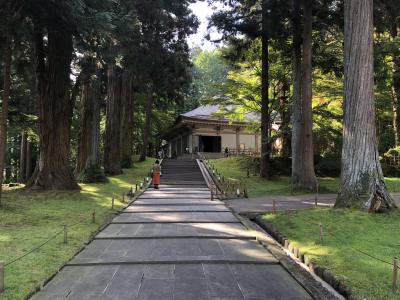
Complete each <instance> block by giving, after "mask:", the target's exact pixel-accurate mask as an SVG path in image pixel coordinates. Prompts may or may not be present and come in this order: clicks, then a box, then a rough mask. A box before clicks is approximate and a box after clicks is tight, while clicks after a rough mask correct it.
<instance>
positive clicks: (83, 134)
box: [75, 70, 106, 182]
mask: <svg viewBox="0 0 400 300" xmlns="http://www.w3.org/2000/svg"><path fill="white" fill-rule="evenodd" d="M100 72H101V71H100V70H98V71H97V74H96V75H97V76H96V77H97V78H96V79H93V78H91V76H90V74H84V75H83V76H82V95H81V107H80V135H79V146H78V157H77V165H76V170H75V172H76V174H77V175H78V178H79V180H81V181H82V182H104V181H105V180H106V178H105V175H104V172H103V170H102V169H101V167H100V158H99V141H100V97H101V95H100V83H99V81H100V75H101V74H100Z"/></svg>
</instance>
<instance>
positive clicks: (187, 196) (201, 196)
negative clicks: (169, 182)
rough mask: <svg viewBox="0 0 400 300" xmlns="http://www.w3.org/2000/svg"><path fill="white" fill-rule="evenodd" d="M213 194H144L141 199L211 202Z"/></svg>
mask: <svg viewBox="0 0 400 300" xmlns="http://www.w3.org/2000/svg"><path fill="white" fill-rule="evenodd" d="M210 197H211V194H183V193H182V194H164V193H159V194H146V193H145V194H143V197H140V199H142V200H143V199H171V198H173V199H206V200H210Z"/></svg>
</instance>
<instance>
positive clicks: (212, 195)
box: [211, 187, 214, 201]
mask: <svg viewBox="0 0 400 300" xmlns="http://www.w3.org/2000/svg"><path fill="white" fill-rule="evenodd" d="M211 201H214V188H213V187H211Z"/></svg>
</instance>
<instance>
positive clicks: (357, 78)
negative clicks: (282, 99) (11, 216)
mask: <svg viewBox="0 0 400 300" xmlns="http://www.w3.org/2000/svg"><path fill="white" fill-rule="evenodd" d="M344 4H345V6H344V10H345V27H344V28H345V31H344V50H345V72H344V74H345V98H344V126H343V149H342V175H341V188H340V192H339V195H338V197H337V199H336V203H335V207H357V208H360V209H365V210H369V211H370V212H378V211H385V210H389V209H392V208H394V207H395V203H394V201H393V199H392V198H391V196H390V195H389V193H388V191H387V188H386V184H385V181H384V177H383V173H382V169H381V164H380V162H379V154H378V143H377V138H376V124H375V121H376V120H375V102H374V65H373V63H374V62H373V34H374V27H373V0H345V2H344Z"/></svg>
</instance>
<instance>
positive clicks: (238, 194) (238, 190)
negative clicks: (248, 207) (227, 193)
mask: <svg viewBox="0 0 400 300" xmlns="http://www.w3.org/2000/svg"><path fill="white" fill-rule="evenodd" d="M236 197H238V198H239V197H240V187H239V186H237V187H236Z"/></svg>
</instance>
